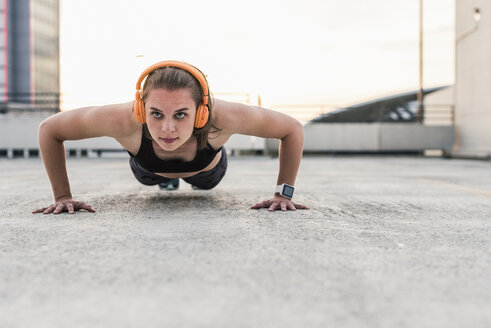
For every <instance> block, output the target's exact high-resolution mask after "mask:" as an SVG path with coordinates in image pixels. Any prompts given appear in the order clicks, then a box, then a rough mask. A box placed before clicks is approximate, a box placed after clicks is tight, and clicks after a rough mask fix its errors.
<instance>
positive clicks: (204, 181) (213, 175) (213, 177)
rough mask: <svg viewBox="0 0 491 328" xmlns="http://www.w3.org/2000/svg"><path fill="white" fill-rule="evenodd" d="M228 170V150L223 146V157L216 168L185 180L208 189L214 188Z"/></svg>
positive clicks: (200, 187) (194, 185)
mask: <svg viewBox="0 0 491 328" xmlns="http://www.w3.org/2000/svg"><path fill="white" fill-rule="evenodd" d="M226 171H227V152H226V151H225V147H222V157H221V158H220V161H219V162H218V163H217V165H216V166H215V167H214V168H212V169H211V170H209V171H206V172H201V173H198V174H196V175H193V176H192V177H189V178H185V179H183V180H184V181H186V182H187V183H189V184H191V185H192V186H193V187H197V188H198V189H206V190H208V189H212V188H214V187H215V186H216V185H217V184H218V183H219V182H220V181H221V180H222V179H223V177H224V175H225V172H226Z"/></svg>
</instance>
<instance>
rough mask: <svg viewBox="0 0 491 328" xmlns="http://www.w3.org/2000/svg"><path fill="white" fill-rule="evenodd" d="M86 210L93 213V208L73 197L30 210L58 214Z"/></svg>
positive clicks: (34, 212)
mask: <svg viewBox="0 0 491 328" xmlns="http://www.w3.org/2000/svg"><path fill="white" fill-rule="evenodd" d="M79 210H86V211H89V212H91V213H95V210H94V209H93V208H92V207H91V206H90V205H88V204H85V203H84V202H79V201H77V200H74V199H73V198H64V199H60V200H58V201H57V202H56V203H54V204H53V205H51V206H48V207H43V208H39V209H37V210H35V211H33V212H32V214H36V213H43V214H49V213H53V214H58V213H61V212H68V213H69V214H73V213H75V211H79Z"/></svg>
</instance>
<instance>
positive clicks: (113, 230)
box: [0, 156, 491, 327]
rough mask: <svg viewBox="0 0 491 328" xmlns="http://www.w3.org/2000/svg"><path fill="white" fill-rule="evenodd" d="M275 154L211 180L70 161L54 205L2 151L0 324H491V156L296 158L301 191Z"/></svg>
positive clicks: (233, 161) (39, 172) (32, 164)
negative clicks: (162, 185) (280, 173)
mask: <svg viewBox="0 0 491 328" xmlns="http://www.w3.org/2000/svg"><path fill="white" fill-rule="evenodd" d="M277 166H278V163H277V159H271V158H268V157H244V158H230V159H229V170H228V172H227V174H226V176H225V178H224V180H223V181H222V183H220V185H218V187H217V188H216V189H214V190H211V191H195V190H192V189H191V188H190V186H189V185H187V184H186V183H184V182H181V189H180V190H178V191H175V192H172V191H165V192H164V191H159V190H158V188H157V187H146V186H143V185H140V184H139V183H138V182H137V181H136V180H135V179H134V178H133V176H132V174H131V171H130V169H129V166H128V162H127V159H124V158H103V159H69V160H68V170H69V175H70V179H71V185H72V191H73V193H74V195H75V196H76V197H77V198H78V199H79V200H83V201H85V202H87V203H89V204H90V205H92V206H93V207H94V208H95V209H96V211H97V213H95V214H91V213H87V212H79V213H76V214H74V215H68V214H60V215H57V216H54V215H44V216H43V215H41V214H37V215H33V214H31V211H32V210H34V209H36V208H38V207H42V206H46V205H48V204H50V203H51V197H52V196H51V189H50V186H49V182H48V179H47V176H46V173H45V171H44V168H43V166H42V163H41V160H39V159H14V160H8V159H1V160H0V197H1V200H2V210H1V211H0V213H1V214H0V327H33V326H35V327H162V326H165V327H326V326H334V327H394V326H398V327H430V326H431V327H489V326H491V312H490V311H489V309H490V308H491V283H490V278H489V277H490V272H491V248H490V242H491V232H490V226H491V224H490V219H489V218H490V214H491V163H490V162H481V161H465V160H448V159H440V158H421V157H376V156H374V157H370V156H354V157H322V156H319V157H305V158H304V159H303V161H302V165H301V168H300V172H299V175H298V178H297V183H296V187H297V190H296V195H295V200H296V201H297V202H300V203H305V204H306V205H309V206H310V207H311V208H312V209H311V210H307V211H304V210H298V211H295V212H286V213H281V212H274V213H270V212H268V211H267V210H266V209H263V210H250V209H249V207H250V206H252V205H253V204H255V203H256V202H259V201H262V200H264V199H266V198H268V197H270V196H271V195H272V194H273V193H274V188H275V183H276V174H277Z"/></svg>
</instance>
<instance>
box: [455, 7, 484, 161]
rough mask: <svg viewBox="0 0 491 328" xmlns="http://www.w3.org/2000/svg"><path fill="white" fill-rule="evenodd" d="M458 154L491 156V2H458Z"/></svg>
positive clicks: (456, 64) (456, 106) (456, 82)
mask: <svg viewBox="0 0 491 328" xmlns="http://www.w3.org/2000/svg"><path fill="white" fill-rule="evenodd" d="M455 13H456V21H455V33H456V35H455V51H456V56H455V58H456V62H455V124H456V133H457V136H456V145H455V149H454V153H455V154H456V155H461V156H470V157H476V156H477V157H485V158H490V159H491V92H490V90H491V42H489V40H491V1H489V0H458V1H456V10H455Z"/></svg>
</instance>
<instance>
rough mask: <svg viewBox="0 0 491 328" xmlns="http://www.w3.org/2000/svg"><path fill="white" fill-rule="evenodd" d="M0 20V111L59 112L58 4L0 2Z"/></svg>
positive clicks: (22, 0) (27, 0)
mask: <svg viewBox="0 0 491 328" xmlns="http://www.w3.org/2000/svg"><path fill="white" fill-rule="evenodd" d="M0 17H1V21H2V23H1V24H0V99H1V102H0V106H1V107H0V111H3V112H6V111H8V110H14V109H15V110H24V111H37V110H48V111H51V112H57V111H59V108H60V37H59V35H60V33H59V30H60V27H59V25H60V24H59V22H60V18H59V17H60V15H59V0H2V1H0Z"/></svg>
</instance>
